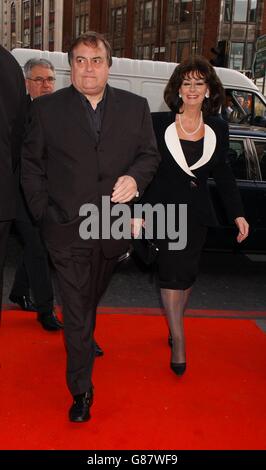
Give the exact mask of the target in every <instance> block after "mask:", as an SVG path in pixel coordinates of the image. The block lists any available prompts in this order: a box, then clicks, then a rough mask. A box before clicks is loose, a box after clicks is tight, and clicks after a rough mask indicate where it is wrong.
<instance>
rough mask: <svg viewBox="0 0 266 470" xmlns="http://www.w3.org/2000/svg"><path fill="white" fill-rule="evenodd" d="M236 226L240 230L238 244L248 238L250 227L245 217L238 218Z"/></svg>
mask: <svg viewBox="0 0 266 470" xmlns="http://www.w3.org/2000/svg"><path fill="white" fill-rule="evenodd" d="M235 224H236V226H237V228H238V230H239V232H238V235H237V237H236V239H237V241H238V243H241V242H242V241H243V240H245V238H247V236H248V232H249V225H248V223H247V221H246V219H245V218H244V217H237V218H236V219H235Z"/></svg>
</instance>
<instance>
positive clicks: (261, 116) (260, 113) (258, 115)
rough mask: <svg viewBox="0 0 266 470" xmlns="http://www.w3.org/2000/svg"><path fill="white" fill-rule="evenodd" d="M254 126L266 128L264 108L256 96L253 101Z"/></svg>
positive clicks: (265, 109)
mask: <svg viewBox="0 0 266 470" xmlns="http://www.w3.org/2000/svg"><path fill="white" fill-rule="evenodd" d="M254 124H256V125H258V126H259V125H262V126H266V106H265V104H264V103H263V102H262V101H261V99H260V98H259V96H257V95H255V100H254Z"/></svg>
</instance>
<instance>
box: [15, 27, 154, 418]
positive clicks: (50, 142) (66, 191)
mask: <svg viewBox="0 0 266 470" xmlns="http://www.w3.org/2000/svg"><path fill="white" fill-rule="evenodd" d="M69 59H70V65H71V79H72V86H70V87H69V88H66V89H62V90H59V91H58V92H55V93H54V94H52V95H50V96H47V97H43V98H39V99H37V100H35V101H34V102H33V106H32V122H31V126H30V129H29V133H28V136H27V138H26V141H25V146H24V151H23V162H22V183H23V187H24V191H25V195H26V198H27V201H28V205H29V208H30V210H31V212H32V214H33V216H34V218H35V219H36V221H38V223H39V225H40V226H41V229H42V233H43V236H44V239H45V241H46V244H47V247H48V250H49V252H50V255H51V258H52V260H53V263H54V266H55V268H56V271H57V275H58V279H59V284H60V288H61V296H62V302H63V314H64V334H65V340H66V341H65V342H66V350H67V384H68V388H69V390H70V392H71V394H72V395H73V404H72V406H71V408H70V411H69V418H70V420H71V421H73V422H83V421H87V420H88V419H89V418H90V406H91V403H92V399H93V386H92V379H91V377H92V369H93V362H94V355H95V347H94V338H93V334H94V328H95V318H96V308H97V304H98V302H99V299H100V297H101V295H102V293H103V291H104V289H105V287H106V286H107V284H108V282H109V280H110V277H111V274H112V271H113V269H114V267H115V264H116V261H117V258H118V256H119V255H121V254H122V253H123V252H125V251H126V249H127V247H128V240H125V239H120V240H118V239H112V238H108V237H107V238H104V236H101V235H100V236H99V237H98V239H92V238H90V239H88V240H84V239H82V238H81V237H80V236H79V226H80V223H81V221H82V220H83V219H82V218H81V217H80V216H79V214H80V208H81V207H82V206H83V205H84V204H86V203H90V204H93V205H94V207H95V208H96V209H98V210H99V213H100V214H101V219H103V221H104V223H105V221H106V219H107V217H108V214H105V213H102V205H101V204H102V201H103V196H105V197H107V198H108V200H109V201H111V202H112V204H116V203H122V204H124V203H128V202H130V201H132V200H137V199H138V197H140V196H141V195H142V193H143V191H144V189H145V188H146V186H147V185H148V184H149V182H150V181H151V179H152V177H153V175H154V173H155V172H156V170H157V167H158V164H159V160H160V157H159V154H158V151H157V147H156V143H155V137H154V134H153V129H152V122H151V117H150V113H149V108H148V105H147V101H146V100H145V99H144V98H141V97H138V96H136V95H133V94H132V93H129V92H126V91H123V90H118V89H114V88H111V87H110V86H109V85H107V80H108V74H109V67H110V66H111V64H112V58H111V48H110V45H109V43H108V42H107V41H106V40H105V38H104V37H103V36H102V35H100V34H98V33H94V32H91V33H88V34H86V35H84V36H81V37H80V38H78V39H76V40H75V42H74V43H73V45H72V47H71V49H70V52H69ZM136 198H137V199H136ZM96 222H97V220H96Z"/></svg>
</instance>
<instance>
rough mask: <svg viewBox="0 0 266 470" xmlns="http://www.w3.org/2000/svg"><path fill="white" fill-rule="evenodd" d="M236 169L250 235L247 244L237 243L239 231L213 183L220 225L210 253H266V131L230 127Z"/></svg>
mask: <svg viewBox="0 0 266 470" xmlns="http://www.w3.org/2000/svg"><path fill="white" fill-rule="evenodd" d="M229 127H230V152H229V155H228V161H229V163H230V165H231V167H232V170H233V172H234V175H235V177H236V181H237V185H238V187H239V190H240V193H241V197H242V201H243V204H244V209H245V216H246V219H247V220H248V222H249V224H250V235H249V237H248V239H247V240H245V241H244V242H243V243H241V244H238V243H237V242H236V240H235V239H236V234H237V229H236V227H233V226H230V225H229V223H228V220H227V217H226V214H225V210H224V208H223V205H222V202H221V199H220V197H219V195H218V191H217V189H216V186H215V183H214V181H213V180H212V179H211V178H210V179H209V186H210V191H211V195H212V199H213V203H214V207H215V210H216V214H217V217H218V220H219V223H220V226H219V227H217V228H211V229H210V230H209V233H208V237H207V241H206V245H205V247H206V248H207V249H219V250H221V249H224V250H232V249H240V250H241V251H246V252H266V129H264V128H262V127H253V126H244V125H237V124H230V125H229Z"/></svg>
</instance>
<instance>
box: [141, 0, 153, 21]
mask: <svg viewBox="0 0 266 470" xmlns="http://www.w3.org/2000/svg"><path fill="white" fill-rule="evenodd" d="M143 23H144V24H143V26H144V27H146V28H150V27H151V26H152V1H149V2H145V3H144V22H143Z"/></svg>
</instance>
